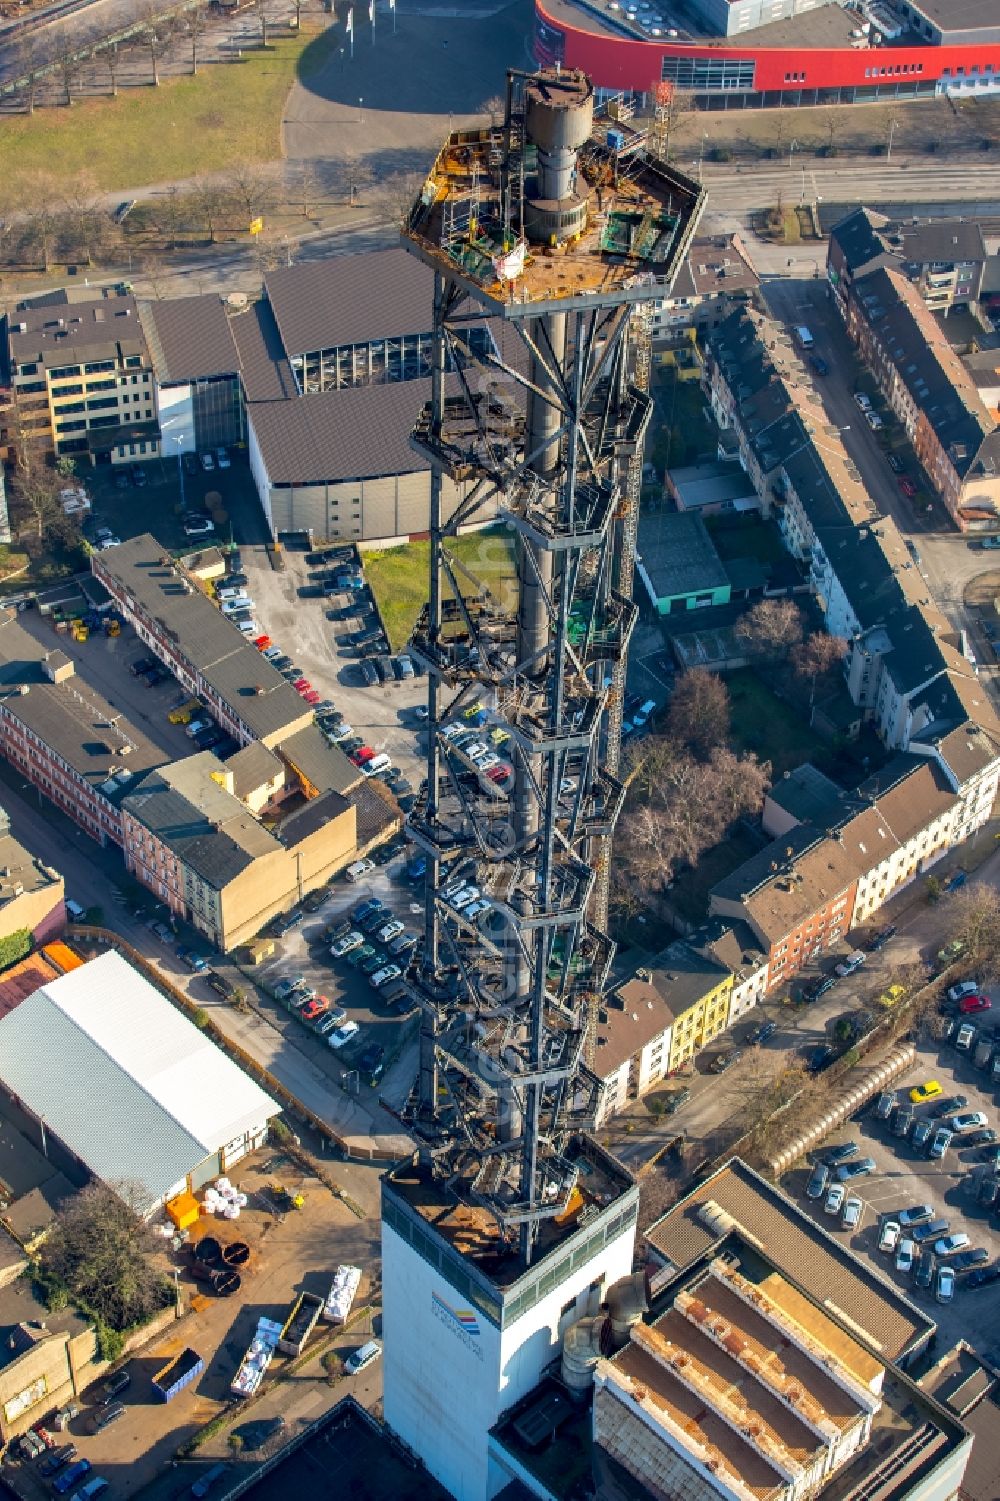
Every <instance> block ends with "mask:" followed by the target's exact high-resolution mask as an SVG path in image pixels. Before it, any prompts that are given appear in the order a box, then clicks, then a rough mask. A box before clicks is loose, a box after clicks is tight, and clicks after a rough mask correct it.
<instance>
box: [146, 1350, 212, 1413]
mask: <svg viewBox="0 0 1000 1501" xmlns="http://www.w3.org/2000/svg"><path fill="white" fill-rule="evenodd" d="M204 1369H205V1362H204V1361H203V1360H202V1358H201V1356H200V1355H199V1354H198V1352H197V1350H192V1349H191V1347H190V1346H188V1348H187V1349H185V1350H182V1351H181V1353H180V1354H179V1355H175V1356H174V1358H173V1360H168V1361H167V1363H166V1365H165V1366H163V1368H162V1369H161V1370H159V1371H157V1373H156V1375H155V1376H154V1377H153V1390H154V1392H155V1393H156V1395H157V1396H158V1397H159V1398H160V1401H161V1402H170V1401H171V1400H172V1399H173V1398H174V1397H176V1395H177V1393H178V1392H180V1391H183V1390H184V1388H185V1387H186V1386H190V1384H191V1382H192V1381H194V1380H195V1378H196V1377H198V1376H200V1375H201V1373H202V1371H203V1370H204Z"/></svg>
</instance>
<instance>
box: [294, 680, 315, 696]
mask: <svg viewBox="0 0 1000 1501" xmlns="http://www.w3.org/2000/svg"><path fill="white" fill-rule="evenodd" d="M292 687H293V688H294V689H295V691H296V693H309V692H310V691H311V689H312V683H310V681H309V679H308V678H299V679H298V681H297V682H295V683H293V684H292Z"/></svg>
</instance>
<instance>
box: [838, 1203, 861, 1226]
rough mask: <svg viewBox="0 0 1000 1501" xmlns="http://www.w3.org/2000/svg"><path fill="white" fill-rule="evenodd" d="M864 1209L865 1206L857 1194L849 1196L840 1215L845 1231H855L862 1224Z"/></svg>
mask: <svg viewBox="0 0 1000 1501" xmlns="http://www.w3.org/2000/svg"><path fill="white" fill-rule="evenodd" d="M863 1209H864V1204H863V1203H862V1202H861V1200H860V1199H859V1198H858V1196H857V1194H848V1195H847V1198H846V1199H845V1200H844V1207H843V1209H842V1211H841V1215H840V1224H841V1228H842V1229H844V1230H855V1229H856V1228H857V1226H858V1225H859V1224H860V1223H861V1214H862V1210H863Z"/></svg>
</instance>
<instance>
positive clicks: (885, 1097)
mask: <svg viewBox="0 0 1000 1501" xmlns="http://www.w3.org/2000/svg"><path fill="white" fill-rule="evenodd" d="M896 1103H897V1102H896V1096H895V1095H894V1094H893V1092H892V1090H891V1089H883V1090H882V1093H881V1094H880V1095H879V1097H878V1099H877V1100H876V1101H875V1119H876V1120H878V1121H887V1120H888V1119H889V1117H890V1115H891V1114H892V1112H893V1111H894V1110H895V1108H896Z"/></svg>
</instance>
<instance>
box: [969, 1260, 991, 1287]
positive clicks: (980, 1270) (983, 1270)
mask: <svg viewBox="0 0 1000 1501" xmlns="http://www.w3.org/2000/svg"><path fill="white" fill-rule="evenodd" d="M998 1278H1000V1265H998V1264H997V1263H996V1262H994V1263H993V1265H992V1266H977V1267H976V1269H975V1271H974V1272H970V1273H969V1275H968V1276H967V1277H966V1279H965V1285H966V1287H989V1285H990V1284H991V1283H992V1282H996V1281H997V1279H998Z"/></svg>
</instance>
